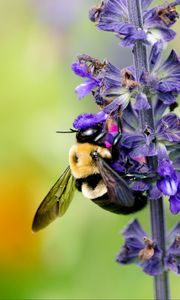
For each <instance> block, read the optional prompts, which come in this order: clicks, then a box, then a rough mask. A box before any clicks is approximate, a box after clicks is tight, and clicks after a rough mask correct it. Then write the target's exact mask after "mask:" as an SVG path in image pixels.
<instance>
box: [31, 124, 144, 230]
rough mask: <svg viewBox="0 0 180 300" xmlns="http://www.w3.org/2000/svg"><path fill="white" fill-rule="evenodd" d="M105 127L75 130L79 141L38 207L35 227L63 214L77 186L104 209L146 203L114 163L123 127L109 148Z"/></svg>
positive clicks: (122, 210)
mask: <svg viewBox="0 0 180 300" xmlns="http://www.w3.org/2000/svg"><path fill="white" fill-rule="evenodd" d="M108 127H112V124H111V120H110V122H109V121H108V122H107V124H106V128H107V129H106V130H108ZM106 130H105V131H104V130H102V127H101V126H100V124H98V125H96V126H94V127H90V128H87V129H84V130H78V131H77V132H76V141H77V142H76V144H74V145H73V146H72V147H71V148H70V151H69V166H68V167H67V169H66V170H65V171H64V173H63V174H62V175H61V176H60V178H59V179H58V180H57V182H56V183H55V184H54V186H53V187H52V188H51V190H50V191H49V193H48V194H47V195H46V197H45V198H44V200H43V201H42V203H41V204H40V206H39V208H38V209H37V212H36V214H35V216H34V220H33V224H32V229H33V231H38V230H40V229H42V228H44V227H46V226H47V225H49V224H50V223H51V222H52V221H54V220H55V219H56V218H57V217H58V216H62V215H64V213H65V212H66V210H67V209H68V207H69V204H70V202H71V200H72V198H73V195H74V191H75V188H76V189H77V190H78V191H80V192H82V194H83V195H84V196H85V197H86V198H89V199H91V200H92V201H93V202H94V203H96V204H97V205H99V206H100V207H102V208H103V209H105V210H108V211H110V212H114V213H117V214H129V213H132V212H135V211H138V210H140V209H142V208H143V207H144V206H145V205H146V203H147V199H146V196H144V195H142V193H139V192H133V191H132V190H131V189H130V188H129V186H128V184H127V183H126V181H125V179H124V178H123V177H122V176H121V175H120V174H118V172H116V171H115V170H114V169H113V168H112V167H111V165H110V162H111V161H112V159H113V157H114V156H115V152H116V147H117V144H118V141H119V140H120V138H121V131H117V132H116V133H115V135H114V137H113V141H112V145H111V147H108V148H107V147H106V144H105V143H104V140H105V139H106V135H107V132H106ZM72 131H73V130H72ZM72 131H71V132H72Z"/></svg>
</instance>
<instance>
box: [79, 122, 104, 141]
mask: <svg viewBox="0 0 180 300" xmlns="http://www.w3.org/2000/svg"><path fill="white" fill-rule="evenodd" d="M105 134H106V132H104V131H103V128H102V125H97V126H94V127H90V128H87V129H83V130H82V129H81V130H79V131H78V132H77V133H76V139H77V142H78V143H91V144H98V142H99V141H100V140H101V139H102V138H103V137H104V136H105Z"/></svg>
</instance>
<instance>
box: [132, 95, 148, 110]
mask: <svg viewBox="0 0 180 300" xmlns="http://www.w3.org/2000/svg"><path fill="white" fill-rule="evenodd" d="M134 109H135V110H142V109H145V110H146V109H150V105H149V103H148V99H147V96H146V95H145V94H144V93H140V94H137V96H136V102H135V104H134Z"/></svg>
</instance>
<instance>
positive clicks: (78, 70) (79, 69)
mask: <svg viewBox="0 0 180 300" xmlns="http://www.w3.org/2000/svg"><path fill="white" fill-rule="evenodd" d="M71 68H72V70H73V72H74V73H75V74H76V75H78V76H80V77H85V78H91V74H90V73H89V72H88V67H87V65H85V64H81V63H79V62H76V63H74V64H72V66H71Z"/></svg>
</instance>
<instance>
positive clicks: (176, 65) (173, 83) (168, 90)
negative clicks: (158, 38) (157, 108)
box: [145, 43, 180, 105]
mask: <svg viewBox="0 0 180 300" xmlns="http://www.w3.org/2000/svg"><path fill="white" fill-rule="evenodd" d="M162 50H163V48H162V43H156V44H155V45H154V47H152V50H151V54H150V58H149V62H150V67H151V73H150V74H148V75H147V74H146V76H145V77H146V79H145V81H146V80H147V81H146V85H147V86H148V87H150V88H151V90H152V92H153V91H154V92H155V93H156V95H157V97H158V99H160V100H161V101H163V103H164V104H165V105H170V104H172V103H174V102H175V101H176V96H177V95H178V94H179V93H180V60H179V58H178V56H177V54H176V52H175V51H174V50H172V51H171V53H170V54H169V56H168V58H167V59H166V60H165V61H164V63H163V64H162V65H160V66H158V65H159V61H160V57H161V54H162Z"/></svg>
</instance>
